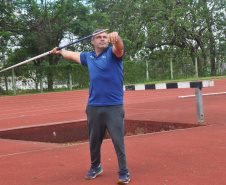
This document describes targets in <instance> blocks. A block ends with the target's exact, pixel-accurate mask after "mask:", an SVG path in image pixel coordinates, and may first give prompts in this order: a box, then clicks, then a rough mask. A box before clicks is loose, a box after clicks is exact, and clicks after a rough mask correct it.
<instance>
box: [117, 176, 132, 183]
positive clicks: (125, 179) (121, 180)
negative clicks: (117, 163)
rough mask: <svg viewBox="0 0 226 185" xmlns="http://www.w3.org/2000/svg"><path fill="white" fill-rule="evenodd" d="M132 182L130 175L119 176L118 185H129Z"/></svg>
mask: <svg viewBox="0 0 226 185" xmlns="http://www.w3.org/2000/svg"><path fill="white" fill-rule="evenodd" d="M129 181H130V175H129V173H124V174H119V180H118V184H128V183H129Z"/></svg>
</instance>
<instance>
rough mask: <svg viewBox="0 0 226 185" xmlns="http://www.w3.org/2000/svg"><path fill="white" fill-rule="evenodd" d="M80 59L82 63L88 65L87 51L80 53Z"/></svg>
mask: <svg viewBox="0 0 226 185" xmlns="http://www.w3.org/2000/svg"><path fill="white" fill-rule="evenodd" d="M80 61H81V64H82V65H83V66H87V59H86V53H81V54H80Z"/></svg>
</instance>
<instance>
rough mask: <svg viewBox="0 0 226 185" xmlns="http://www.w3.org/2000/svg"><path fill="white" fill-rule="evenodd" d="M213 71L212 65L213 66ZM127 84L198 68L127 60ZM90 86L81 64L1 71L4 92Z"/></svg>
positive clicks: (178, 76) (185, 74)
mask: <svg viewBox="0 0 226 185" xmlns="http://www.w3.org/2000/svg"><path fill="white" fill-rule="evenodd" d="M209 71H210V69H209ZM123 73H124V84H134V83H142V82H147V81H149V82H150V81H158V80H170V79H181V78H184V79H186V78H191V77H195V76H197V75H198V74H197V69H196V68H195V67H194V65H193V64H192V63H189V62H187V61H180V62H173V61H172V60H171V61H166V62H162V61H161V62H160V61H157V60H156V61H154V60H152V61H125V62H124V63H123ZM83 88H89V72H88V69H87V68H86V67H84V66H81V65H79V64H68V65H56V66H28V65H27V66H19V67H17V68H13V69H10V70H8V71H5V72H2V73H0V95H7V94H20V93H26V92H27V93H32V92H41V93H43V92H51V91H56V90H75V89H83Z"/></svg>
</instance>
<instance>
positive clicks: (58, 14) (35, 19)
mask: <svg viewBox="0 0 226 185" xmlns="http://www.w3.org/2000/svg"><path fill="white" fill-rule="evenodd" d="M13 12H14V15H15V16H16V20H14V24H13V25H10V26H11V27H12V28H13V35H14V38H16V42H15V45H17V46H18V47H20V48H22V49H23V51H24V52H26V53H27V54H28V57H34V56H37V55H39V54H42V53H44V52H47V51H50V50H52V48H53V47H55V46H59V45H60V43H61V41H62V40H63V38H65V36H67V35H68V34H69V33H71V34H73V35H74V37H81V36H83V35H85V34H86V33H88V32H90V26H89V19H87V18H88V14H89V9H88V8H87V7H85V6H83V5H82V3H81V2H80V1H79V0H57V1H53V2H52V1H50V2H49V1H46V0H45V1H41V2H40V1H38V2H37V1H36V0H17V1H15V2H14V5H13ZM59 58H60V57H59V56H56V55H48V56H47V57H43V58H40V59H38V60H36V61H34V65H38V66H40V65H41V63H42V61H44V60H47V61H49V65H57V64H58V61H59ZM16 62H20V61H16ZM48 89H49V90H53V75H52V73H51V72H50V73H49V75H48Z"/></svg>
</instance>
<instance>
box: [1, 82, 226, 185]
mask: <svg viewBox="0 0 226 185" xmlns="http://www.w3.org/2000/svg"><path fill="white" fill-rule="evenodd" d="M214 83H215V86H214V87H210V88H203V94H206V93H219V92H226V85H225V84H226V80H225V79H222V80H214ZM194 91H195V90H194V89H173V90H150V91H130V92H125V111H126V119H129V120H151V121H155V120H156V121H164V122H178V123H181V122H183V123H196V122H197V118H196V107H195V98H194V97H193V98H184V99H179V98H178V96H185V95H192V94H193V95H194V94H195V92H194ZM87 98H88V91H87V90H84V91H71V92H61V93H46V94H37V95H24V96H14V97H1V98H0V129H8V128H15V127H23V126H31V125H40V124H46V123H53V122H64V121H70V120H80V119H85V118H86V115H85V107H86V102H87ZM203 101H204V113H205V123H204V124H205V125H206V126H205V127H198V128H191V129H185V130H175V131H168V132H161V133H152V134H146V135H139V136H132V137H126V138H125V144H126V152H127V160H128V167H129V169H130V173H131V183H130V184H137V185H138V184H145V185H149V184H154V185H158V184H159V185H160V184H161V185H162V184H167V185H181V184H183V185H191V184H192V185H202V184H206V185H218V184H226V172H225V169H226V158H225V156H226V114H225V113H226V95H225V94H222V95H213V96H204V97H203ZM0 147H1V151H0V168H1V173H0V179H1V180H0V184H1V185H5V184H7V185H33V184H40V185H42V184H43V185H48V184H49V185H52V184H54V185H58V184H59V185H60V184H68V185H70V184H81V185H82V184H90V185H100V184H116V183H117V178H118V175H117V168H118V165H117V159H116V156H115V152H114V148H113V145H112V143H111V140H105V141H104V142H103V147H102V167H103V169H104V173H103V174H102V175H101V176H100V177H98V178H96V179H94V180H91V181H86V180H84V175H85V174H86V172H87V170H88V169H89V165H90V160H89V145H88V143H83V144H76V145H69V146H67V145H65V146H62V145H57V144H49V143H38V142H25V141H12V140H4V139H0Z"/></svg>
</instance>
